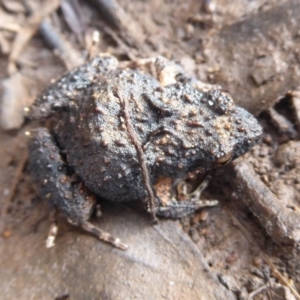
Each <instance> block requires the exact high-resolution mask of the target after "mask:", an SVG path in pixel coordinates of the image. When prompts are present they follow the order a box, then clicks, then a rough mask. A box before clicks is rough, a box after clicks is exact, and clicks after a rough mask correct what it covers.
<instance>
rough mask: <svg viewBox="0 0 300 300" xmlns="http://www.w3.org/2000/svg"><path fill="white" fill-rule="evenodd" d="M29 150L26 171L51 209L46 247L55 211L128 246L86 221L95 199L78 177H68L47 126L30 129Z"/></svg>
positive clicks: (53, 232) (54, 227) (117, 244)
mask: <svg viewBox="0 0 300 300" xmlns="http://www.w3.org/2000/svg"><path fill="white" fill-rule="evenodd" d="M29 152H30V155H29V165H28V167H29V171H30V173H31V174H32V178H33V180H34V181H35V183H36V186H37V191H38V194H39V196H40V197H41V198H43V199H45V200H46V201H47V202H48V204H49V206H50V209H51V211H52V213H51V226H50V231H49V236H48V239H47V247H51V246H53V245H54V240H55V237H56V234H57V230H58V227H57V223H56V217H55V213H56V210H57V211H59V212H61V213H62V214H63V215H64V216H65V217H66V218H67V219H68V221H69V222H70V223H71V224H73V225H76V226H79V227H81V228H83V229H84V230H86V231H88V232H90V233H92V234H94V235H96V236H97V237H98V238H99V239H100V240H103V241H105V242H109V243H111V244H113V245H114V246H115V247H118V248H120V249H123V250H125V249H126V248H127V245H125V244H123V243H122V242H121V241H120V239H118V238H115V237H113V236H112V235H110V234H109V233H107V232H105V231H102V230H101V229H99V228H97V227H96V226H94V225H93V224H91V223H90V222H89V218H90V215H91V213H92V211H93V209H94V206H95V204H96V198H95V197H94V196H93V195H91V194H90V193H89V192H88V191H87V190H86V188H85V187H84V186H83V185H82V184H81V183H78V180H76V181H75V180H74V179H73V180H72V178H71V176H69V174H68V173H70V171H69V170H68V168H67V166H66V164H65V163H64V161H63V159H62V157H61V155H60V153H59V148H58V147H57V145H56V144H55V141H54V140H53V138H52V137H51V135H50V133H49V131H48V130H47V129H46V128H38V129H34V130H32V131H31V132H30V141H29Z"/></svg>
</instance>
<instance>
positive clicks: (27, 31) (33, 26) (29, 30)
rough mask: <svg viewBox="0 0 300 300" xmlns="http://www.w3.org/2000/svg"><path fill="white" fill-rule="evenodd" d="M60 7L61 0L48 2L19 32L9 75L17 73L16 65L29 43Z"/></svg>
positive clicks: (13, 47)
mask: <svg viewBox="0 0 300 300" xmlns="http://www.w3.org/2000/svg"><path fill="white" fill-rule="evenodd" d="M59 5H60V1H59V0H52V1H48V2H46V4H45V6H44V7H43V8H42V7H40V8H39V9H38V10H37V11H36V12H34V13H33V14H32V16H31V17H29V18H28V22H27V24H26V25H25V26H24V27H23V28H21V29H20V31H19V32H18V34H17V36H16V38H15V40H14V42H13V45H12V51H11V53H10V56H9V63H8V73H9V74H12V73H14V72H15V71H16V66H15V63H16V61H17V60H18V57H19V56H20V53H21V52H22V50H23V49H24V47H25V46H26V44H27V43H28V41H29V40H30V39H31V38H32V37H33V35H34V34H35V33H36V32H37V30H38V28H39V26H40V24H41V23H42V21H43V20H44V19H45V18H46V17H47V16H48V15H49V14H51V13H52V12H53V11H55V10H57V8H58V7H59Z"/></svg>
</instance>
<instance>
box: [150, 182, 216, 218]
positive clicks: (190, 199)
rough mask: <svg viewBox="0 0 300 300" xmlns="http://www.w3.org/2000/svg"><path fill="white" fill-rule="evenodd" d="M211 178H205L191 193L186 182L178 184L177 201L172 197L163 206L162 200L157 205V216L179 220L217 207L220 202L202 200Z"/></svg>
mask: <svg viewBox="0 0 300 300" xmlns="http://www.w3.org/2000/svg"><path fill="white" fill-rule="evenodd" d="M209 180H210V177H207V178H205V180H203V181H202V182H201V183H200V185H199V186H198V187H197V188H196V189H195V190H194V191H192V192H189V191H188V190H189V187H188V185H187V183H186V182H185V181H184V180H181V181H179V182H178V183H177V184H176V187H175V188H176V190H177V199H178V198H179V199H182V200H181V201H179V200H177V199H176V198H175V197H172V198H171V200H169V201H168V202H167V203H165V204H163V203H162V202H161V201H160V200H157V201H158V204H157V205H156V211H155V213H156V214H157V216H160V217H165V218H173V219H178V218H182V217H184V216H187V215H189V214H192V213H194V212H196V211H197V210H199V209H201V208H203V207H209V206H216V205H218V203H219V201H218V200H200V196H201V193H202V192H203V190H204V189H205V188H206V187H207V185H208V183H209Z"/></svg>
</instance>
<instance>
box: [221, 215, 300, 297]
mask: <svg viewBox="0 0 300 300" xmlns="http://www.w3.org/2000/svg"><path fill="white" fill-rule="evenodd" d="M226 212H227V213H228V215H229V216H230V218H231V219H232V220H233V221H234V224H236V226H237V227H238V228H239V229H240V231H241V232H242V233H243V235H244V236H245V237H246V239H247V240H248V242H249V243H250V244H251V245H252V246H255V247H256V248H258V249H259V251H260V254H261V256H262V258H263V260H264V261H265V263H266V264H267V265H268V266H269V267H270V268H271V270H272V274H273V276H274V277H275V278H276V279H278V281H279V282H280V283H281V284H283V285H285V286H287V287H288V288H289V289H290V290H291V292H292V293H293V295H294V296H295V298H296V299H297V300H300V295H299V293H298V292H297V291H296V289H295V288H294V287H293V286H292V285H291V284H290V283H289V281H288V279H287V278H285V277H284V276H283V275H282V274H281V273H280V272H279V271H278V270H277V268H276V266H275V265H274V264H273V262H272V261H271V259H270V258H269V256H268V255H267V254H266V253H264V252H263V250H262V247H261V246H260V245H259V243H258V242H257V241H255V240H254V239H253V237H252V236H251V234H250V233H249V232H248V231H247V229H246V228H245V227H244V225H243V224H242V223H241V222H240V221H239V220H238V219H237V218H236V217H235V216H234V215H233V214H232V213H231V212H230V211H229V210H228V209H226Z"/></svg>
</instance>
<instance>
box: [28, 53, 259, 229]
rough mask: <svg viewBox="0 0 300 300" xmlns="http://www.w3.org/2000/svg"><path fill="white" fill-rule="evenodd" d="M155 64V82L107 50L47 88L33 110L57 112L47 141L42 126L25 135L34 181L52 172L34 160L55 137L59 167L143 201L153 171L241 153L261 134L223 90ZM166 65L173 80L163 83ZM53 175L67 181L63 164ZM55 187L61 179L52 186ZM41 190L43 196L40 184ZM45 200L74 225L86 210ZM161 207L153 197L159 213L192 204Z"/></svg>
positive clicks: (107, 193) (108, 192) (204, 164)
mask: <svg viewBox="0 0 300 300" xmlns="http://www.w3.org/2000/svg"><path fill="white" fill-rule="evenodd" d="M162 62H163V63H162ZM156 66H158V67H157V70H158V76H157V77H158V78H159V79H160V80H157V79H155V78H154V77H152V76H151V75H148V74H143V73H141V72H139V71H138V70H136V69H121V68H118V61H117V60H116V58H114V57H111V56H99V57H96V58H94V59H92V60H91V61H89V62H87V63H86V64H85V65H83V66H82V67H80V68H77V69H75V70H73V71H71V72H69V73H67V74H66V75H64V76H63V77H62V78H61V79H59V80H58V81H57V82H56V83H54V84H53V85H52V86H50V87H49V88H48V89H47V90H46V91H45V92H44V93H43V94H42V95H41V96H40V97H39V98H38V99H37V100H36V102H35V104H34V105H33V106H32V108H31V110H30V117H31V118H32V119H39V118H45V117H49V116H50V115H53V114H55V115H56V117H57V119H56V120H57V121H56V126H55V127H54V128H52V130H51V131H52V133H53V137H54V138H52V137H51V136H50V134H49V132H48V131H47V130H46V129H37V130H36V131H35V132H32V136H33V138H32V139H31V142H30V162H29V164H30V169H31V172H32V173H33V177H34V178H35V180H36V181H39V182H41V181H43V180H44V179H45V178H44V177H45V176H46V175H47V174H48V173H49V172H48V171H47V168H46V169H45V168H44V167H43V166H41V165H43V164H46V165H47V164H48V165H49V164H51V162H48V160H49V157H48V159H45V158H43V157H44V154H45V153H44V154H43V152H46V156H49V155H51V154H50V152H51V151H52V150H50V149H49V147H48V148H47V145H49V144H53V145H55V147H56V150H53V151H54V152H55V155H58V153H61V154H63V157H64V159H62V158H59V161H60V162H61V164H63V165H67V166H69V167H71V170H72V171H73V172H74V173H75V174H76V175H77V176H78V178H79V179H80V181H82V182H83V183H84V186H85V187H86V188H88V190H89V191H91V192H93V193H95V194H96V195H97V196H100V197H102V198H105V199H107V200H110V201H114V202H123V201H132V200H143V199H147V198H148V200H149V197H150V198H151V195H150V194H151V192H152V194H153V195H154V197H155V191H154V190H153V185H154V184H155V183H156V181H157V179H158V178H159V177H168V178H184V177H186V176H187V175H188V174H189V173H191V172H192V173H193V172H205V171H207V170H210V169H212V168H215V167H217V166H220V165H222V164H225V163H226V162H228V161H229V160H231V159H234V158H236V157H239V156H240V155H242V154H243V153H245V152H247V151H248V150H249V149H250V148H251V147H252V146H253V145H254V144H255V143H256V142H257V141H258V139H259V137H260V135H261V127H260V126H259V124H258V122H257V120H256V119H255V118H254V117H253V116H252V115H251V114H249V113H248V112H247V111H245V110H244V109H242V108H240V107H237V106H236V105H235V104H234V102H233V100H232V97H231V96H230V95H229V94H228V93H227V92H223V91H220V90H210V91H203V90H201V89H199V88H197V84H196V83H195V82H196V80H195V79H193V78H188V77H186V76H185V75H184V74H182V73H179V72H180V71H179V70H180V68H178V66H177V65H175V64H173V63H172V62H169V61H167V60H166V59H164V58H158V59H157V61H156ZM170 66H171V67H170ZM172 67H174V68H173V69H174V70H175V71H174V74H172V76H173V77H172V78H171V80H165V79H166V74H168V73H170V72H169V71H168V70H169V69H172ZM168 68H169V69H168ZM166 70H167V71H168V72H166ZM176 78H177V80H176ZM169 81H170V82H171V83H170V84H166V83H165V82H167V83H168V82H169ZM163 82H164V83H163ZM162 83H163V85H162ZM164 84H165V85H164ZM126 111H127V113H126ZM41 140H47V141H46V142H44V143H41V142H39V141H41ZM45 145H46V146H45ZM51 147H54V146H51ZM45 148H46V149H47V151H46V150H45ZM44 161H47V163H45V162H44ZM56 161H57V160H56ZM143 167H144V169H143ZM52 169H53V168H52ZM36 170H39V171H38V172H37V171H36ZM55 173H58V174H64V176H66V177H67V178H68V174H67V172H66V171H56V170H52V171H51V172H50V173H49V175H47V176H49V177H51V178H55V176H58V175H56V174H55ZM145 173H146V174H145ZM53 181H54V179H53ZM67 181H70V182H71V179H70V180H69V179H68V180H67ZM60 185H64V183H61V182H60V183H56V186H60ZM71 185H72V184H71ZM147 185H148V189H147ZM73 187H74V185H73ZM149 188H150V189H151V190H150V191H149ZM50 190H51V188H50ZM39 193H40V195H41V196H42V197H43V198H45V193H46V192H45V187H40V188H39ZM47 194H49V191H48V190H47ZM46 198H47V197H46ZM49 198H51V199H50V200H49ZM48 200H49V202H50V203H52V205H54V206H55V207H56V208H58V210H61V211H63V213H64V214H65V215H66V216H67V217H68V218H69V219H70V220H71V221H73V222H74V220H75V222H74V223H76V224H78V225H80V224H82V223H83V222H86V221H87V220H88V218H89V216H90V213H86V212H85V213H83V214H82V208H81V206H84V205H83V204H82V203H83V202H84V200H81V201H79V202H80V204H78V211H76V208H75V210H74V209H72V211H68V209H66V208H65V207H66V206H68V205H66V204H65V202H69V201H71V200H69V199H65V198H64V197H63V196H56V197H53V199H52V197H51V196H48ZM152 200H153V199H152ZM149 201H150V202H151V199H150V200H149ZM77 202H78V201H77ZM150 204H151V203H150ZM160 204H161V203H160V201H159V199H158V198H157V197H155V203H152V206H151V205H150V206H151V207H150V208H151V209H152V210H153V211H154V212H155V213H156V214H157V215H163V216H171V217H180V216H182V215H183V214H186V213H190V212H191V211H193V210H194V209H196V207H194V209H193V207H192V206H191V205H189V204H187V205H186V207H187V209H186V211H184V210H183V213H182V205H183V204H179V203H178V205H179V206H180V205H181V208H180V209H179V210H178V211H180V213H178V214H176V205H172V208H170V210H167V211H166V209H165V208H164V209H163V210H161V209H160V207H161V205H160ZM93 205H94V202H93V203H92V204H91V206H90V209H92V207H93ZM184 205H185V204H184ZM194 206H195V205H194ZM84 207H85V206H84ZM62 208H63V209H62ZM174 209H175V210H174ZM85 210H86V208H85ZM81 215H84V217H78V216H81Z"/></svg>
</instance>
